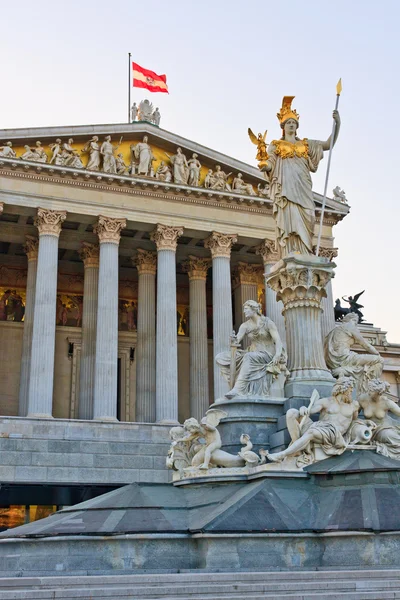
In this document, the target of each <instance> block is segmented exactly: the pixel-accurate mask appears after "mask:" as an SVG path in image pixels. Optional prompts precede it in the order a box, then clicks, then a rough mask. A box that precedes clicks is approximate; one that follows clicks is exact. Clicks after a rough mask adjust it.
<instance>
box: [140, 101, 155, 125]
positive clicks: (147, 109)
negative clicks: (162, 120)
mask: <svg viewBox="0 0 400 600" xmlns="http://www.w3.org/2000/svg"><path fill="white" fill-rule="evenodd" d="M153 112H154V110H153V105H152V103H151V102H150V100H147V99H146V100H142V101H141V102H140V103H139V108H138V121H148V122H149V123H151V122H152V115H153Z"/></svg>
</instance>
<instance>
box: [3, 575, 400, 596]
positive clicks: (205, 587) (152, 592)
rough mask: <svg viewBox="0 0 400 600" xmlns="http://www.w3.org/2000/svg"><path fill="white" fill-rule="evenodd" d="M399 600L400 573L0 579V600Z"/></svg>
mask: <svg viewBox="0 0 400 600" xmlns="http://www.w3.org/2000/svg"><path fill="white" fill-rule="evenodd" d="M263 598H271V599H274V600H335V599H340V600H386V599H389V598H399V599H400V570H397V569H396V570H392V569H390V570H389V569H388V570H374V571H289V572H283V571H279V572H263V573H261V572H255V573H252V572H248V571H246V572H236V573H206V572H186V573H179V574H178V573H174V574H161V573H158V574H142V575H120V576H119V575H113V576H99V575H96V576H91V577H90V576H81V577H63V576H60V577H20V578H3V579H0V600H77V599H79V600H156V599H157V600H192V599H193V600H195V599H197V600H219V599H221V600H228V599H232V600H234V599H237V600H244V599H246V600H261V599H263Z"/></svg>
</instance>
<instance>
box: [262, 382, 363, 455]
mask: <svg viewBox="0 0 400 600" xmlns="http://www.w3.org/2000/svg"><path fill="white" fill-rule="evenodd" d="M353 388H354V381H353V379H352V378H351V377H342V378H340V379H339V380H338V381H337V382H336V383H335V385H334V386H333V388H332V396H331V397H329V398H319V394H318V392H317V391H316V390H314V392H313V395H312V397H311V400H310V404H309V406H308V407H306V406H302V407H301V408H300V409H299V410H297V409H295V408H291V409H289V410H288V411H287V413H286V424H287V428H288V430H289V433H290V437H291V438H292V442H291V444H290V445H289V447H288V448H286V450H283V451H282V452H277V453H273V454H271V453H269V452H266V455H267V457H268V458H269V460H270V461H272V462H280V461H282V460H284V459H285V458H288V457H292V456H297V457H298V458H297V461H296V462H297V466H301V465H305V464H310V463H313V462H315V461H316V460H318V458H316V456H315V445H316V444H317V445H318V446H320V448H321V450H322V451H323V454H324V455H325V456H324V457H325V458H326V457H327V456H332V455H335V454H342V453H343V452H344V451H345V450H346V448H347V441H346V439H345V437H346V433H347V432H348V430H349V428H350V426H351V424H352V422H353V420H354V419H357V415H358V411H359V409H360V405H359V403H358V402H357V401H356V400H353V399H352V393H353ZM317 413H319V419H318V421H316V422H314V421H312V420H311V419H310V415H314V414H317ZM260 453H261V451H260ZM321 458H322V457H320V458H319V459H321Z"/></svg>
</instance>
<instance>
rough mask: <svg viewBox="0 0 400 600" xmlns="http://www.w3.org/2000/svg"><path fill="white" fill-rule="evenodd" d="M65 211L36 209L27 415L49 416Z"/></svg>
mask: <svg viewBox="0 0 400 600" xmlns="http://www.w3.org/2000/svg"><path fill="white" fill-rule="evenodd" d="M66 215H67V213H66V212H57V211H52V210H45V209H42V208H39V209H38V212H37V216H36V219H35V225H36V227H37V228H38V231H39V252H38V263H37V273H36V292H35V306H34V313H33V330H32V350H31V369H30V376H29V392H28V416H29V417H43V418H50V417H51V416H52V405H53V380H54V348H55V338H56V302H57V266H58V239H59V235H60V232H61V225H62V223H63V221H64V220H65V219H66Z"/></svg>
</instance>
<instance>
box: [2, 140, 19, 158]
mask: <svg viewBox="0 0 400 600" xmlns="http://www.w3.org/2000/svg"><path fill="white" fill-rule="evenodd" d="M16 156H17V155H16V153H15V150H13V147H12V142H7V143H6V145H5V146H0V157H3V158H16Z"/></svg>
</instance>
